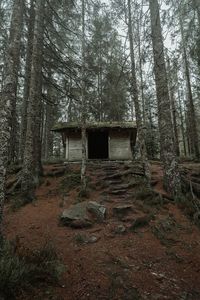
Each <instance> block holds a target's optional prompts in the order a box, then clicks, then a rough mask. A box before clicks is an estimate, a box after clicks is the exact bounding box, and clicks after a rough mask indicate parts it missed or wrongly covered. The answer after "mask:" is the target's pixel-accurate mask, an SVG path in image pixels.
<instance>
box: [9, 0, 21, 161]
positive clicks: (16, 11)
mask: <svg viewBox="0 0 200 300" xmlns="http://www.w3.org/2000/svg"><path fill="white" fill-rule="evenodd" d="M23 13H24V0H18V1H15V2H14V5H13V13H12V18H11V27H10V38H9V44H10V47H9V51H10V56H11V57H12V61H13V73H14V74H15V76H14V77H15V78H14V82H13V89H14V91H15V96H14V98H13V101H12V112H11V119H10V122H11V133H10V143H9V162H13V161H14V160H16V158H17V155H16V150H17V149H16V145H17V130H16V128H17V112H16V105H17V87H18V72H19V69H20V52H21V37H22V29H23Z"/></svg>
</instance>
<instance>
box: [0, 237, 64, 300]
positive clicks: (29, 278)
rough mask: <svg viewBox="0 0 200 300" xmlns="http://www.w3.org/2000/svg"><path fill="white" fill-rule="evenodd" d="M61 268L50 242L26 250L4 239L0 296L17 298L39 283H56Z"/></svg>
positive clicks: (62, 266) (0, 263) (1, 251)
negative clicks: (36, 248) (34, 248)
mask: <svg viewBox="0 0 200 300" xmlns="http://www.w3.org/2000/svg"><path fill="white" fill-rule="evenodd" d="M63 271H64V265H63V264H62V263H61V262H60V261H59V259H58V256H57V253H56V251H55V249H54V247H53V245H52V244H51V243H50V242H46V243H45V244H44V245H43V246H42V247H41V248H40V249H38V250H29V249H27V248H23V247H20V245H18V246H17V247H16V245H13V244H11V243H9V242H6V241H4V242H3V244H2V247H1V249H0V299H1V297H2V298H3V299H6V300H7V299H8V300H10V299H16V297H19V295H20V294H21V293H22V292H27V291H29V290H31V289H33V288H34V287H38V285H40V284H43V285H45V284H48V285H49V284H51V285H54V284H57V283H58V282H59V279H60V277H61V274H62V273H63Z"/></svg>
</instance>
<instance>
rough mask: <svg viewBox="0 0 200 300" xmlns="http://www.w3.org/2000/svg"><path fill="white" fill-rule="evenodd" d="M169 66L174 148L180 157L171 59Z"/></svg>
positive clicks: (168, 61) (168, 62)
mask: <svg viewBox="0 0 200 300" xmlns="http://www.w3.org/2000/svg"><path fill="white" fill-rule="evenodd" d="M167 65H168V78H169V96H170V102H171V111H172V124H173V134H174V147H175V152H176V155H177V156H180V149H179V137H178V128H177V116H176V115H177V111H176V100H175V84H174V80H173V77H172V71H173V70H171V65H170V59H169V57H168V58H167Z"/></svg>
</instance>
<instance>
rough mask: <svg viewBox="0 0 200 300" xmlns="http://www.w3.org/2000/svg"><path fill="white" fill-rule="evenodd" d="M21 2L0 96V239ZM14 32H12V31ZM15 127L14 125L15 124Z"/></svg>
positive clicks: (16, 6)
mask: <svg viewBox="0 0 200 300" xmlns="http://www.w3.org/2000/svg"><path fill="white" fill-rule="evenodd" d="M23 5H24V2H23V0H15V2H14V6H13V13H12V21H11V27H10V40H9V46H8V50H7V55H6V61H5V67H4V69H5V81H4V85H3V88H2V91H1V94H0V237H2V220H3V208H4V201H5V179H6V169H7V164H8V158H9V155H8V149H9V142H10V139H11V134H12V133H13V131H12V128H13V127H12V126H13V122H12V117H14V114H15V107H16V97H17V86H18V70H19V62H20V45H21V29H20V28H18V29H16V27H17V26H18V25H19V23H20V26H21V22H22V20H20V22H19V17H22V13H23ZM13 30H14V31H13ZM15 125H16V124H15Z"/></svg>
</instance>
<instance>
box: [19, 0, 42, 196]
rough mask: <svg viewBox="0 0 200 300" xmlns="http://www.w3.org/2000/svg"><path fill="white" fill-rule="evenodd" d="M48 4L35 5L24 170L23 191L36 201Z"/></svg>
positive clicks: (39, 1) (39, 162)
mask: <svg viewBox="0 0 200 300" xmlns="http://www.w3.org/2000/svg"><path fill="white" fill-rule="evenodd" d="M44 14H45V1H44V0H37V1H36V22H35V30H34V41H33V55H32V68H31V81H30V91H29V103H28V110H27V131H26V142H25V149H24V161H23V168H22V183H21V189H22V192H23V194H24V196H26V197H27V199H30V200H32V199H33V198H34V191H35V188H36V187H37V185H38V184H39V176H40V171H41V132H40V126H41V98H42V64H43V42H44V41H43V40H44Z"/></svg>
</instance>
